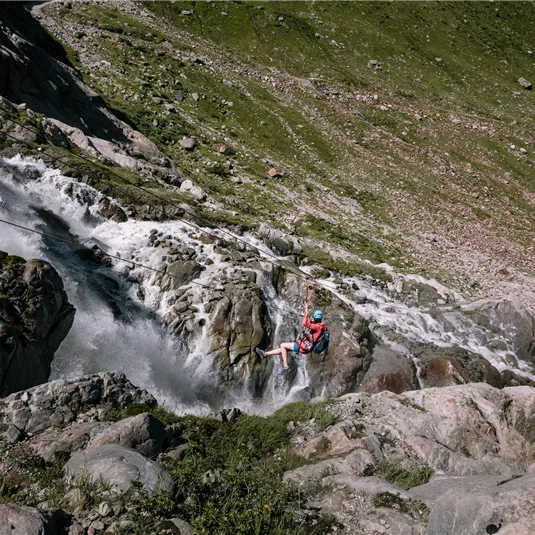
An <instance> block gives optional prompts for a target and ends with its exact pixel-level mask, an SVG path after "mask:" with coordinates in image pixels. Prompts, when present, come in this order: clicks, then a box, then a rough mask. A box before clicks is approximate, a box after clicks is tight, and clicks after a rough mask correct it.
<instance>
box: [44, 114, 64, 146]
mask: <svg viewBox="0 0 535 535" xmlns="http://www.w3.org/2000/svg"><path fill="white" fill-rule="evenodd" d="M41 124H42V126H43V129H44V131H45V136H46V137H47V139H48V140H50V142H51V143H52V144H53V145H55V146H56V147H63V148H65V149H66V148H68V147H69V141H68V140H67V138H66V137H65V135H64V134H63V132H62V131H61V130H60V129H59V128H58V127H57V125H55V124H54V123H53V122H52V121H50V120H48V119H47V118H46V117H45V118H44V119H43V122H42V123H41Z"/></svg>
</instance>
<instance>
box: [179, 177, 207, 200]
mask: <svg viewBox="0 0 535 535" xmlns="http://www.w3.org/2000/svg"><path fill="white" fill-rule="evenodd" d="M180 191H184V192H186V193H188V194H189V195H191V196H192V197H194V198H195V199H197V200H198V201H204V200H205V199H206V193H205V192H204V191H203V190H202V189H201V188H200V187H199V186H196V185H195V184H194V183H193V182H192V181H191V180H189V179H188V180H184V182H182V184H181V185H180Z"/></svg>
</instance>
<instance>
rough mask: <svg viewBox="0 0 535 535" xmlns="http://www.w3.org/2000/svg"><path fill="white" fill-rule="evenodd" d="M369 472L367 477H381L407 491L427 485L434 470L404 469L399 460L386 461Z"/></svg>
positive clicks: (420, 468) (424, 467)
mask: <svg viewBox="0 0 535 535" xmlns="http://www.w3.org/2000/svg"><path fill="white" fill-rule="evenodd" d="M370 472H371V473H370V474H369V475H372V474H373V475H376V476H379V477H382V478H384V479H386V480H387V481H389V482H390V483H395V484H396V485H398V487H401V488H402V489H405V490H408V489H411V488H412V487H418V486H419V485H424V484H425V483H427V482H428V481H429V479H430V477H431V476H432V475H433V472H434V470H433V469H432V468H431V467H430V466H416V465H413V466H409V467H404V466H403V464H402V461H400V460H395V459H386V460H384V461H381V462H379V463H378V464H377V465H375V467H373V469H372V470H371V471H370Z"/></svg>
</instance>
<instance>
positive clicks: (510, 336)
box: [462, 299, 535, 362]
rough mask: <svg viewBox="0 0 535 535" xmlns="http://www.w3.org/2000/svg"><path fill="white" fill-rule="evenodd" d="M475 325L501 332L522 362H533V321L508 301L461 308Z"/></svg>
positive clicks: (475, 304) (496, 301) (516, 305)
mask: <svg viewBox="0 0 535 535" xmlns="http://www.w3.org/2000/svg"><path fill="white" fill-rule="evenodd" d="M462 309H463V311H464V312H465V313H467V314H469V315H470V317H471V318H472V320H474V321H475V322H476V323H477V324H479V325H482V326H484V327H486V328H489V329H491V330H493V331H495V332H501V333H502V334H503V336H504V337H505V339H506V340H509V341H510V342H511V343H512V345H513V346H514V348H515V349H516V352H517V355H518V357H519V358H521V359H523V360H527V361H529V362H535V319H534V318H533V316H532V315H531V314H530V313H529V312H528V310H527V309H525V308H523V307H522V306H521V305H520V304H518V303H516V302H513V301H510V300H508V299H501V300H500V299H483V300H480V301H476V302H474V303H471V304H469V305H465V306H463V307H462Z"/></svg>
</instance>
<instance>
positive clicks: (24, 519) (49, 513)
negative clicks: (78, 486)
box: [0, 504, 69, 535]
mask: <svg viewBox="0 0 535 535" xmlns="http://www.w3.org/2000/svg"><path fill="white" fill-rule="evenodd" d="M68 524H69V521H68V516H67V515H66V514H65V513H64V512H63V511H61V510H59V509H51V510H40V509H34V508H33V507H25V506H24V505H12V504H5V505H0V535H66V534H67V531H66V530H65V529H64V528H65V527H66V526H67V525H68Z"/></svg>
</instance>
